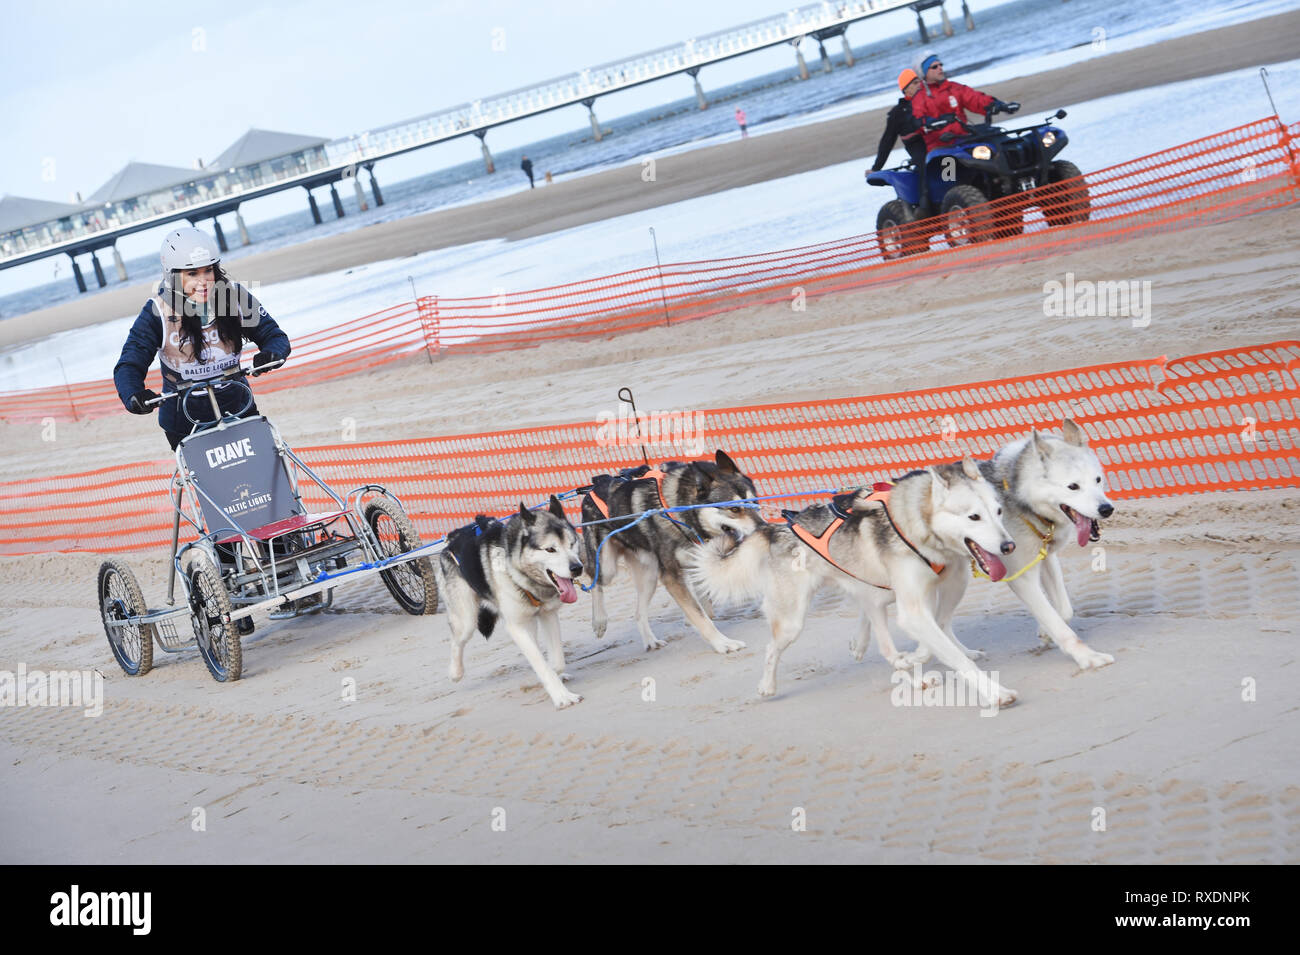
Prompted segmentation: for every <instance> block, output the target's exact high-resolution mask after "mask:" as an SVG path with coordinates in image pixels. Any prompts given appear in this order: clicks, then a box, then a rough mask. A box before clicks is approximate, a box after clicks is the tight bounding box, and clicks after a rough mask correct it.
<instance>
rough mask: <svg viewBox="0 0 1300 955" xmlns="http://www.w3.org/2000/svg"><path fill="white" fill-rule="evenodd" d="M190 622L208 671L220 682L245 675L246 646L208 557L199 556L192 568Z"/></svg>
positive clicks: (228, 596)
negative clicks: (231, 616) (240, 636)
mask: <svg viewBox="0 0 1300 955" xmlns="http://www.w3.org/2000/svg"><path fill="white" fill-rule="evenodd" d="M189 578H190V620H191V622H192V623H193V624H194V640H195V642H196V643H197V644H198V645H199V653H201V654H202V655H203V662H204V663H206V664H207V665H208V672H209V673H211V674H212V679H214V680H216V681H217V682H218V683H229V682H233V681H235V680H238V679H239V677H240V675H241V674H242V673H243V672H244V647H243V645H242V644H241V643H240V642H239V629H238V626H237V625H236V624H235V622H234V621H233V620H231V619H230V613H231V604H230V594H228V593H227V592H226V588H225V585H224V584H223V583H222V582H221V575H220V574H218V573H217V568H216V567H214V566H212V560H211V559H210V558H209V557H208V556H207V555H206V554H201V553H196V554H195V555H194V558H193V560H192V562H191V563H190V569H189Z"/></svg>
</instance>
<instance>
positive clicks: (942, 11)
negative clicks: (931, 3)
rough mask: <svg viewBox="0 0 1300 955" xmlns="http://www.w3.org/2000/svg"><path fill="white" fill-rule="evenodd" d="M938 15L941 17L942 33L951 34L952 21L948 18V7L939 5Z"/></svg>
mask: <svg viewBox="0 0 1300 955" xmlns="http://www.w3.org/2000/svg"><path fill="white" fill-rule="evenodd" d="M939 16H941V17H943V35H944V36H952V21H951V20H949V19H948V8H947V7H945V6H943V5H942V4H940V5H939Z"/></svg>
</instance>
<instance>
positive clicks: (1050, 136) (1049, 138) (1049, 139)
mask: <svg viewBox="0 0 1300 955" xmlns="http://www.w3.org/2000/svg"><path fill="white" fill-rule="evenodd" d="M1055 142H1056V133H1043V145H1044V146H1051V145H1052V144H1053V143H1055Z"/></svg>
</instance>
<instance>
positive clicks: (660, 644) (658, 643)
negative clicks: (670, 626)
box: [642, 637, 668, 653]
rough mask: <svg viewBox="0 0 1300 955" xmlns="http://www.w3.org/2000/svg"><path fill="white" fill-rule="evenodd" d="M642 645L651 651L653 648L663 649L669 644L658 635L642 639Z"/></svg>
mask: <svg viewBox="0 0 1300 955" xmlns="http://www.w3.org/2000/svg"><path fill="white" fill-rule="evenodd" d="M642 645H643V646H644V647H645V649H646V652H647V653H649V652H650V651H651V650H662V649H663V648H664V647H666V646H668V641H667V640H660V639H659V638H658V637H652V638H651V639H649V640H644V641H642Z"/></svg>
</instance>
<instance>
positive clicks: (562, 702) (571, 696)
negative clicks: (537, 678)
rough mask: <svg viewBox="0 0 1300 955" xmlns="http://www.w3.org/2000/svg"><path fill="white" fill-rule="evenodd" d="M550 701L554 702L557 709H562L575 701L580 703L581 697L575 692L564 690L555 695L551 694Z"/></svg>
mask: <svg viewBox="0 0 1300 955" xmlns="http://www.w3.org/2000/svg"><path fill="white" fill-rule="evenodd" d="M551 702H552V703H554V704H555V708H556V709H557V710H562V709H564V708H565V707H566V706H573V705H574V704H575V703H581V702H582V697H580V696H579V695H578V694H577V693H570V692H569V691H568V690H565V691H564V692H563V693H561V694H559V695H557V696H552V697H551Z"/></svg>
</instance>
